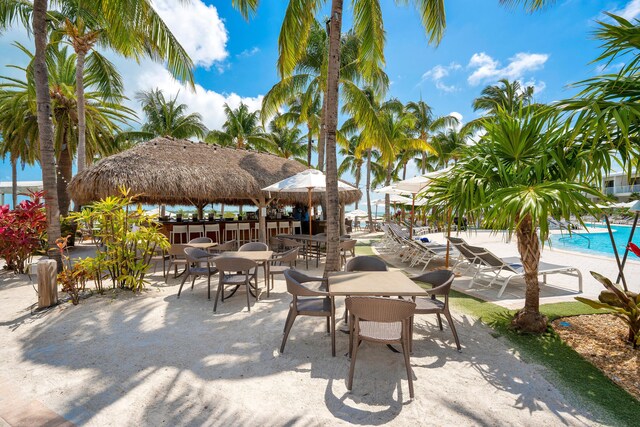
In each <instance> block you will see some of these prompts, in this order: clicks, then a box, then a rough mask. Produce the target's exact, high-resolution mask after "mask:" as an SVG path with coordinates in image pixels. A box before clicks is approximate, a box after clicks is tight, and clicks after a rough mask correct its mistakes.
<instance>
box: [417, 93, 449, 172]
mask: <svg viewBox="0 0 640 427" xmlns="http://www.w3.org/2000/svg"><path fill="white" fill-rule="evenodd" d="M405 108H406V110H407V111H408V112H409V113H411V114H413V117H415V120H416V125H415V132H416V133H417V134H418V135H417V137H418V138H420V139H422V140H423V141H425V142H429V138H430V136H431V135H432V134H433V133H434V132H437V131H439V130H442V129H444V128H447V127H449V128H453V127H455V126H458V125H459V120H458V118H457V117H454V116H440V117H434V116H433V109H432V108H431V107H430V106H429V104H427V103H426V102H424V101H423V100H420V101H417V102H416V101H411V102H408V103H407V105H406V107H405ZM428 155H429V153H428V152H422V153H421V159H422V161H421V164H420V170H421V171H422V173H423V174H425V173H426V172H427V170H426V168H427V157H428ZM405 166H406V162H405Z"/></svg>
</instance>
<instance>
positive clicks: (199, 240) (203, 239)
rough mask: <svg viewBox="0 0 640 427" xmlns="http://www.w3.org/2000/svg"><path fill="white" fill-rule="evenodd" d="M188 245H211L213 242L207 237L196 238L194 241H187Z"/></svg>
mask: <svg viewBox="0 0 640 427" xmlns="http://www.w3.org/2000/svg"><path fill="white" fill-rule="evenodd" d="M189 243H213V240H211V238H209V237H196V238H195V239H191V240H189Z"/></svg>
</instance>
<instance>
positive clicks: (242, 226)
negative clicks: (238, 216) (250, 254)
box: [238, 222, 251, 231]
mask: <svg viewBox="0 0 640 427" xmlns="http://www.w3.org/2000/svg"><path fill="white" fill-rule="evenodd" d="M238 229H239V230H243V231H246V230H250V229H251V224H250V223H248V222H241V223H239V224H238Z"/></svg>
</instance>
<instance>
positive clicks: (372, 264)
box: [344, 255, 389, 271]
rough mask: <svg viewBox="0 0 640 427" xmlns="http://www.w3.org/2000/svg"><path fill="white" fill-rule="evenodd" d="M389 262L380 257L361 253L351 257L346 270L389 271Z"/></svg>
mask: <svg viewBox="0 0 640 427" xmlns="http://www.w3.org/2000/svg"><path fill="white" fill-rule="evenodd" d="M388 270H389V269H388V268H387V264H386V263H385V262H384V261H383V260H381V259H380V258H378V257H374V256H370V255H361V256H357V257H354V258H351V259H350V260H349V262H348V263H347V265H346V266H345V267H344V271H388Z"/></svg>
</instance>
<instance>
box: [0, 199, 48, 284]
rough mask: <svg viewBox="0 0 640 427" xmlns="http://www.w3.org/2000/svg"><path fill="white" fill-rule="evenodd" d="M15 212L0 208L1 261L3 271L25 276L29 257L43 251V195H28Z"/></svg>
mask: <svg viewBox="0 0 640 427" xmlns="http://www.w3.org/2000/svg"><path fill="white" fill-rule="evenodd" d="M30 196H31V200H23V201H22V202H20V204H18V206H16V208H15V209H13V210H11V209H9V206H8V205H4V206H0V258H3V259H4V260H5V263H6V266H5V268H7V269H9V270H14V271H16V272H18V273H24V272H25V271H24V269H25V263H26V261H27V260H28V259H29V257H30V256H31V255H33V254H34V253H37V252H39V251H42V250H43V248H44V235H45V232H46V230H47V216H46V214H45V211H44V204H43V202H42V198H43V192H41V191H39V192H34V193H30Z"/></svg>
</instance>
